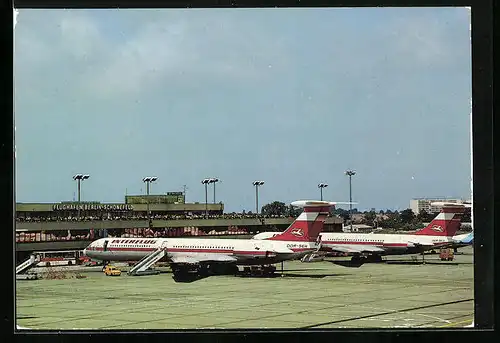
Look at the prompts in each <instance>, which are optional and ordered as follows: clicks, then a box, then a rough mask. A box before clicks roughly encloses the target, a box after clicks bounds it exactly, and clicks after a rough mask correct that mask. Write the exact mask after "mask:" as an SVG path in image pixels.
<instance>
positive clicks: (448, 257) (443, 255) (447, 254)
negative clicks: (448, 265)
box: [439, 248, 454, 261]
mask: <svg viewBox="0 0 500 343" xmlns="http://www.w3.org/2000/svg"><path fill="white" fill-rule="evenodd" d="M439 258H440V259H441V261H453V258H454V255H453V250H452V249H450V248H446V249H441V251H440V253H439Z"/></svg>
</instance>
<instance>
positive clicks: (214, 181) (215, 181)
mask: <svg viewBox="0 0 500 343" xmlns="http://www.w3.org/2000/svg"><path fill="white" fill-rule="evenodd" d="M219 181H220V180H219V179H218V178H216V177H213V178H209V179H208V183H213V184H214V204H215V184H216V183H217V182H219Z"/></svg>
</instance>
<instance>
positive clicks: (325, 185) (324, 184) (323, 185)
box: [318, 183, 328, 201]
mask: <svg viewBox="0 0 500 343" xmlns="http://www.w3.org/2000/svg"><path fill="white" fill-rule="evenodd" d="M326 187H328V184H327V183H320V184H318V188H319V191H320V194H321V199H320V200H321V201H323V188H326Z"/></svg>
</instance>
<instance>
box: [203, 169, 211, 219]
mask: <svg viewBox="0 0 500 343" xmlns="http://www.w3.org/2000/svg"><path fill="white" fill-rule="evenodd" d="M210 180H211V179H209V178H205V179H203V180H201V183H202V184H203V185H205V218H208V184H209V183H211V182H210Z"/></svg>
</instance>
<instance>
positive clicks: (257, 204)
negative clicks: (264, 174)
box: [252, 181, 264, 214]
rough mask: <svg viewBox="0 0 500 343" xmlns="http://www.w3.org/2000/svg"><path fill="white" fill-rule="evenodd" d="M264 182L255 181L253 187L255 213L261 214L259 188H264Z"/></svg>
mask: <svg viewBox="0 0 500 343" xmlns="http://www.w3.org/2000/svg"><path fill="white" fill-rule="evenodd" d="M263 184H264V181H254V182H252V185H254V186H255V212H256V213H257V214H259V186H262V185H263Z"/></svg>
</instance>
